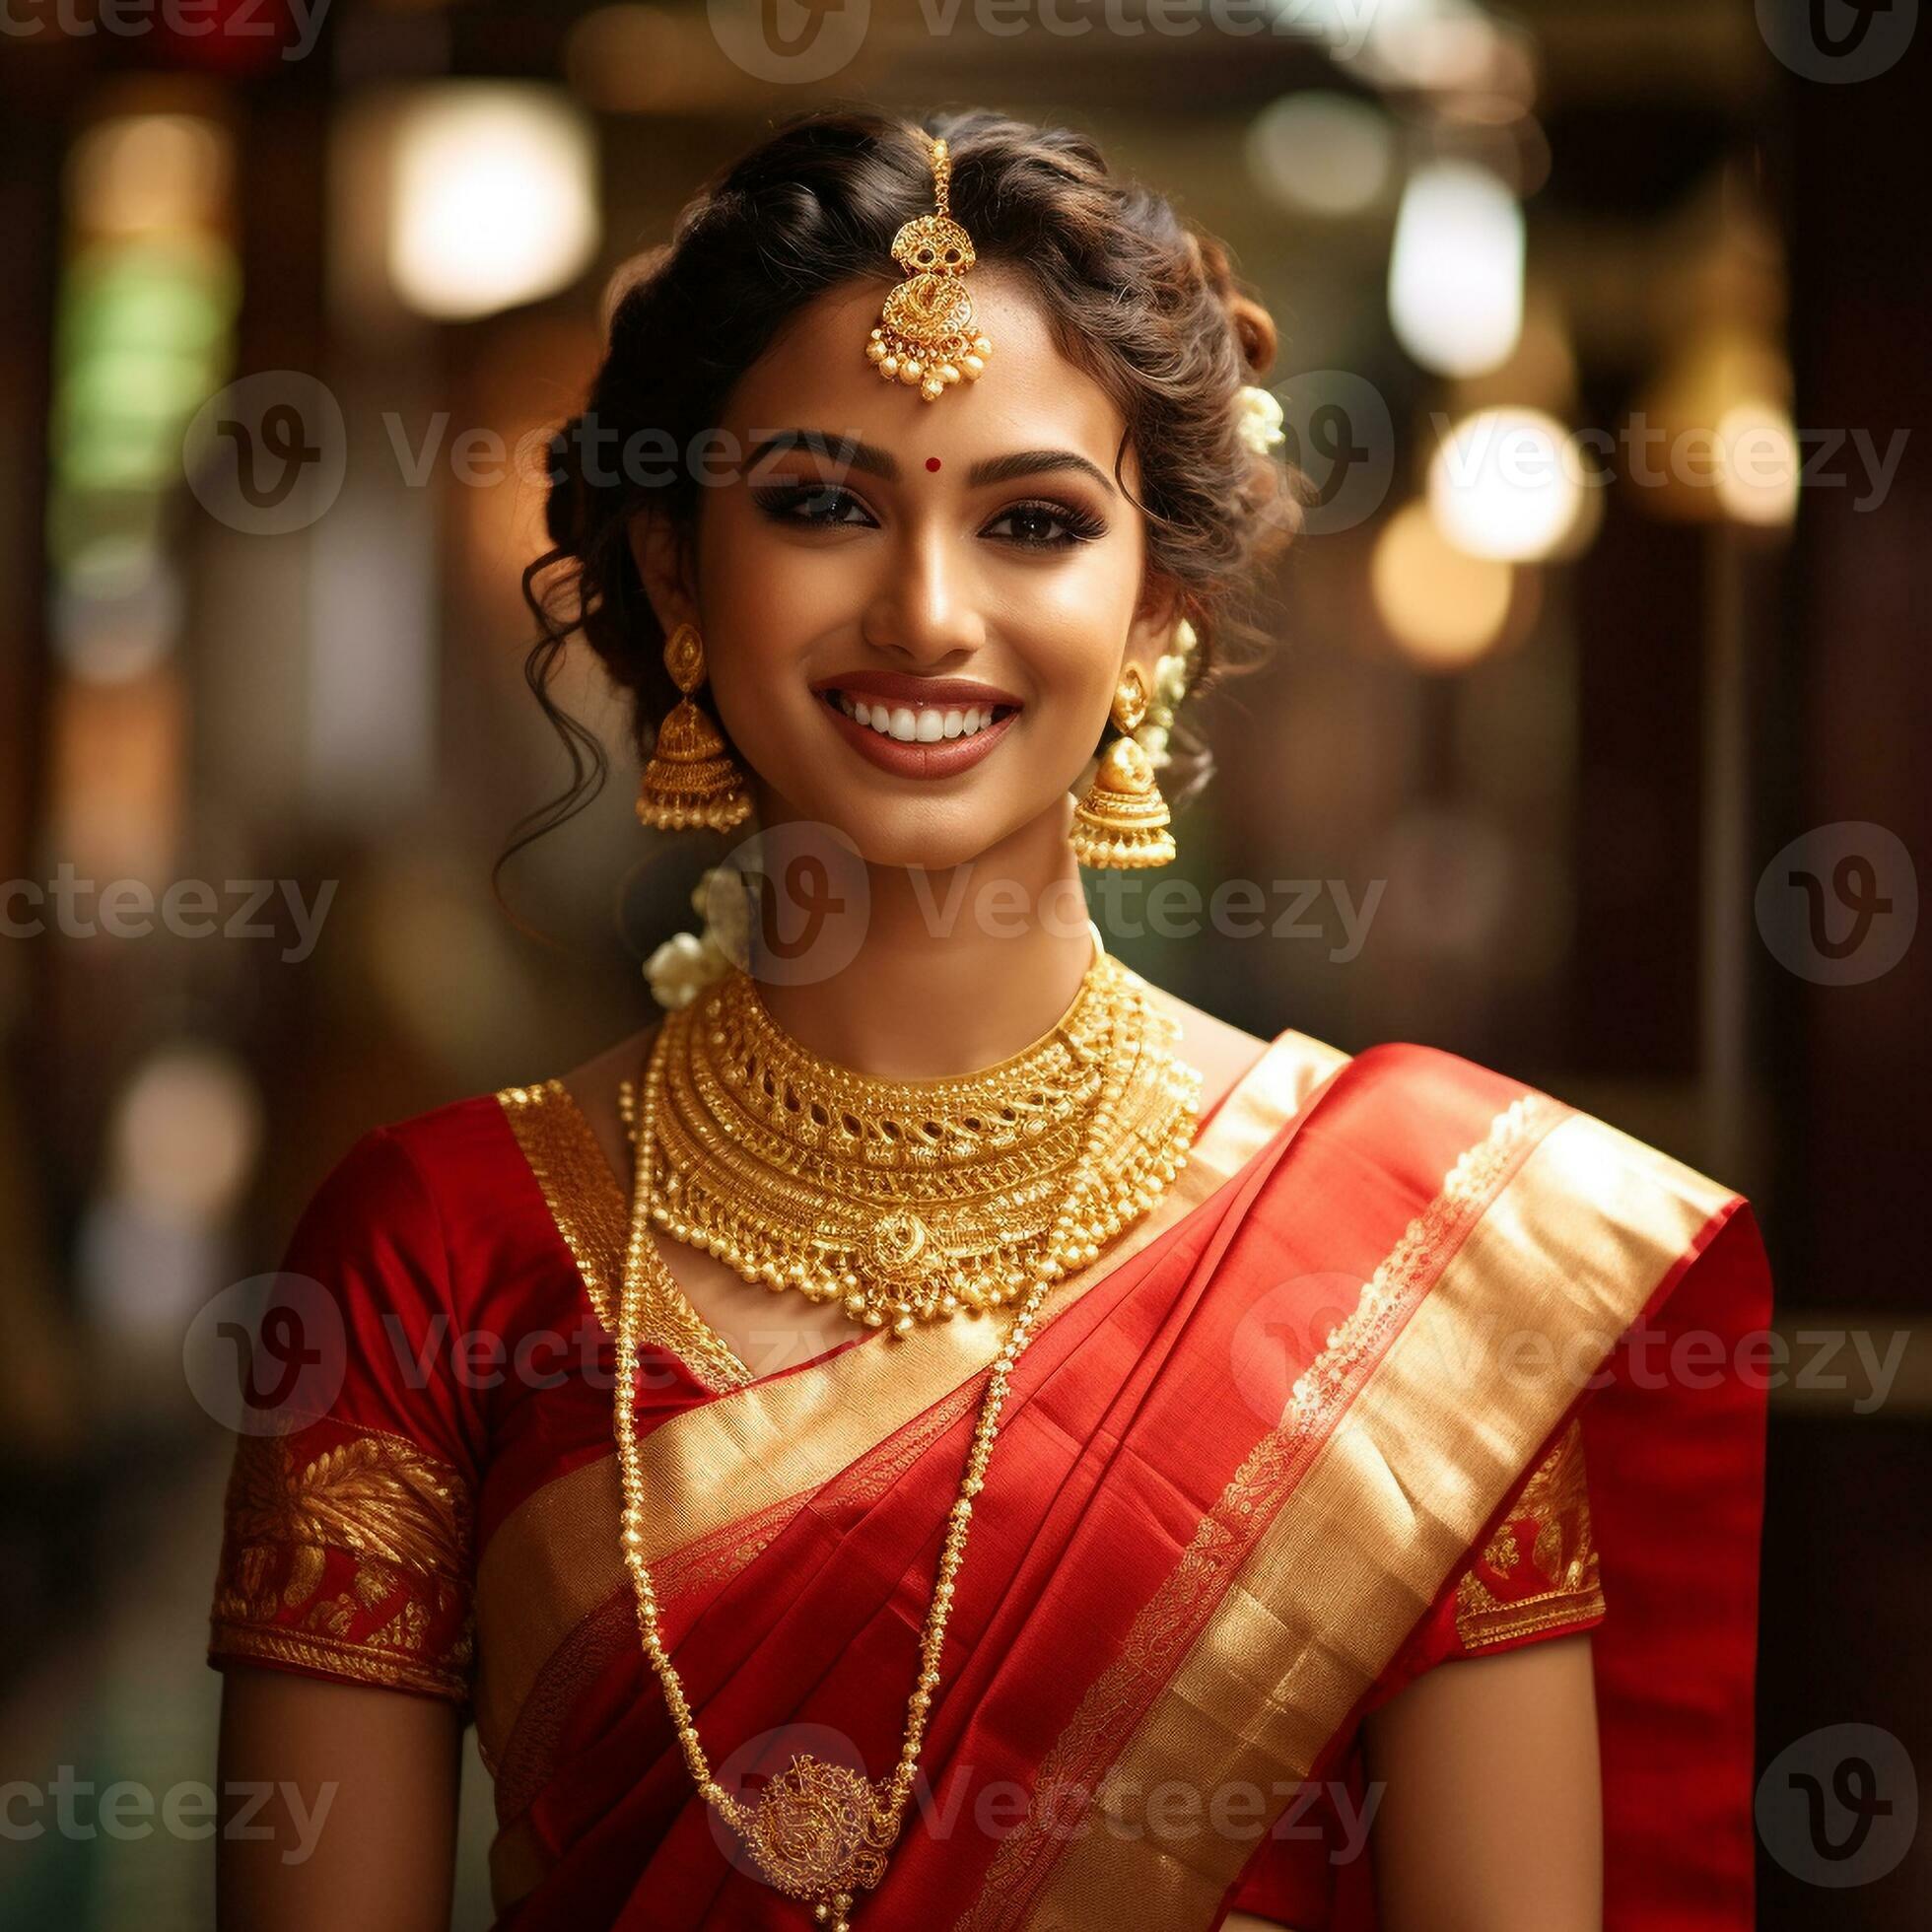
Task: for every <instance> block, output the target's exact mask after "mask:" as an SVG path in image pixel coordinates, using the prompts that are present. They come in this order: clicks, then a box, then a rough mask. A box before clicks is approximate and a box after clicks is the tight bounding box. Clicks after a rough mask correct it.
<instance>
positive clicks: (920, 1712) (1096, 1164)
mask: <svg viewBox="0 0 1932 1932" xmlns="http://www.w3.org/2000/svg"><path fill="white" fill-rule="evenodd" d="M1098 964H1099V962H1096V966H1097V965H1098ZM1120 984H1121V985H1122V987H1123V990H1124V991H1125V992H1126V994H1127V995H1128V997H1126V998H1124V999H1123V1000H1118V1001H1112V1000H1110V1001H1109V1010H1108V1023H1107V1027H1106V1037H1105V1040H1104V1043H1103V1046H1102V1051H1101V1054H1100V1063H1099V1064H1100V1077H1099V1082H1098V1087H1097V1091H1096V1092H1095V1095H1094V1099H1093V1104H1092V1108H1091V1111H1090V1114H1089V1117H1088V1120H1087V1122H1086V1131H1085V1133H1084V1135H1083V1136H1082V1141H1081V1146H1080V1149H1079V1153H1078V1156H1077V1158H1076V1160H1075V1161H1074V1163H1073V1171H1072V1174H1071V1177H1070V1179H1069V1184H1068V1186H1067V1188H1066V1191H1065V1193H1064V1195H1063V1196H1062V1198H1061V1200H1060V1203H1059V1206H1058V1207H1057V1209H1056V1211H1055V1213H1054V1215H1053V1218H1052V1221H1051V1224H1050V1226H1049V1230H1048V1234H1047V1238H1046V1240H1045V1242H1044V1243H1043V1244H1042V1247H1041V1251H1040V1252H1039V1253H1038V1255H1037V1256H1036V1257H1035V1258H1034V1260H1033V1262H1032V1266H1031V1272H1030V1275H1029V1278H1028V1283H1027V1287H1026V1291H1025V1293H1024V1295H1023V1296H1022V1297H1021V1298H1020V1300H1019V1305H1018V1307H1017V1310H1016V1312H1015V1313H1014V1315H1013V1318H1012V1325H1011V1327H1010V1328H1009V1329H1008V1330H1007V1332H1006V1338H1005V1340H1004V1341H1003V1342H1002V1343H1001V1345H1000V1351H999V1353H998V1354H997V1355H996V1356H995V1358H994V1361H993V1364H992V1366H991V1368H990V1369H989V1370H988V1371H987V1382H986V1389H985V1391H984V1393H983V1395H982V1397H981V1400H980V1409H979V1415H978V1419H977V1421H976V1422H975V1424H974V1428H973V1438H972V1444H971V1447H970V1448H969V1449H968V1451H967V1455H966V1466H965V1470H964V1472H963V1473H962V1475H961V1477H960V1483H959V1491H958V1494H957V1496H956V1497H955V1499H954V1501H953V1504H952V1509H951V1511H950V1514H949V1515H948V1517H947V1521H946V1531H945V1541H944V1544H943V1546H942V1548H941V1551H940V1555H939V1566H938V1574H937V1576H936V1578H935V1579H934V1582H933V1585H932V1596H931V1602H930V1604H929V1606H928V1608H927V1613H926V1621H925V1624H924V1626H923V1628H922V1630H921V1633H920V1643H919V1672H918V1675H917V1677H916V1679H915V1681H914V1685H913V1690H912V1692H911V1694H910V1696H909V1697H908V1699H907V1705H906V1728H905V1737H904V1741H903V1743H902V1745H901V1747H900V1752H899V1757H898V1760H897V1762H896V1763H895V1764H894V1765H893V1768H892V1770H891V1772H890V1773H889V1774H888V1775H887V1776H886V1777H885V1778H883V1779H881V1780H879V1781H877V1782H875V1781H874V1780H872V1779H871V1778H869V1777H867V1776H865V1774H864V1773H863V1772H862V1771H858V1770H854V1769H851V1768H850V1767H848V1766H846V1765H842V1764H831V1763H827V1762H825V1761H824V1760H823V1759H817V1758H813V1757H811V1756H810V1755H809V1754H803V1753H801V1754H799V1755H797V1756H795V1757H794V1758H793V1759H792V1762H791V1764H790V1765H789V1766H788V1768H787V1769H786V1770H785V1771H783V1772H782V1773H780V1774H779V1775H778V1776H777V1777H775V1778H773V1779H772V1780H771V1781H770V1782H769V1783H767V1784H766V1786H765V1787H764V1789H763V1790H762V1791H761V1792H760V1793H759V1795H758V1797H757V1799H756V1801H755V1802H754V1803H752V1804H749V1805H747V1804H745V1803H744V1802H743V1801H741V1800H740V1799H738V1798H737V1797H735V1796H734V1795H733V1794H732V1793H730V1792H728V1791H726V1790H725V1789H724V1786H723V1785H721V1784H720V1783H719V1782H718V1781H717V1779H716V1778H715V1777H713V1775H712V1770H711V1763H710V1760H709V1759H708V1758H707V1757H706V1755H705V1749H704V1745H703V1743H702V1742H701V1740H700V1738H699V1736H698V1727H697V1722H696V1719H695V1718H694V1716H693V1714H692V1710H691V1705H690V1701H689V1699H688V1698H687V1696H686V1695H685V1691H684V1685H683V1682H682V1680H681V1679H680V1678H679V1677H678V1674H677V1671H676V1668H675V1667H674V1666H673V1665H672V1663H671V1660H670V1654H669V1651H668V1650H667V1648H666V1646H665V1644H664V1639H663V1632H662V1630H661V1628H660V1624H659V1618H658V1608H657V1596H656V1591H655V1587H654V1586H653V1584H652V1580H651V1572H650V1567H649V1565H648V1563H647V1562H646V1560H645V1554H644V1552H645V1529H644V1524H645V1506H644V1475H643V1469H642V1465H641V1461H640V1458H639V1452H638V1443H637V1424H636V1415H635V1413H634V1403H635V1392H636V1382H637V1346H638V1327H639V1320H638V1318H639V1311H640V1307H641V1304H642V1301H643V1297H644V1293H645V1290H646V1287H647V1283H648V1284H649V1285H650V1286H651V1287H652V1288H653V1289H655V1290H657V1291H661V1292H672V1291H673V1290H672V1286H671V1282H670V1273H669V1269H668V1268H667V1266H666V1264H665V1262H664V1259H663V1256H662V1255H661V1254H660V1253H659V1252H658V1250H657V1246H656V1243H655V1241H654V1240H653V1238H652V1232H651V1229H652V1219H653V1216H652V1212H651V1207H652V1184H651V1172H652V1163H651V1161H650V1159H649V1158H648V1155H649V1150H650V1149H651V1147H652V1145H653V1137H654V1132H655V1119H654V1113H655V1107H656V1105H657V1104H658V1095H659V1093H660V1092H661V1083H660V1082H657V1081H654V1080H652V1079H650V1078H647V1079H646V1081H645V1083H644V1093H643V1097H642V1102H641V1108H640V1115H639V1122H638V1160H637V1184H636V1188H635V1192H634V1196H633V1202H632V1211H631V1218H630V1234H629V1241H628V1244H627V1248H626V1253H625V1263H624V1284H623V1293H622V1296H621V1298H620V1302H619V1313H618V1325H617V1388H616V1399H615V1404H614V1412H615V1414H614V1422H615V1434H616V1440H617V1458H618V1467H619V1470H620V1473H621V1478H622V1487H623V1517H622V1529H621V1541H622V1548H623V1555H624V1565H625V1568H626V1569H627V1570H628V1571H629V1573H630V1578H631V1585H632V1589H633V1592H634V1594H635V1596H636V1600H637V1613H638V1628H639V1632H640V1635H641V1636H642V1638H643V1642H644V1649H645V1654H646V1655H647V1656H648V1657H649V1658H650V1660H651V1666H652V1669H653V1670H654V1671H655V1673H656V1676H657V1680H658V1682H659V1684H660V1685H661V1686H662V1688H663V1693H664V1704H665V1707H666V1709H667V1710H668V1711H669V1712H670V1716H671V1722H672V1724H673V1725H674V1726H675V1728H676V1731H677V1739H678V1744H679V1747H680V1749H681V1750H682V1752H683V1755H684V1761H685V1764H686V1766H687V1767H688V1768H689V1770H690V1773H691V1778H692V1781H693V1783H695V1784H696V1786H697V1788H698V1791H699V1793H700V1795H701V1796H702V1797H703V1798H704V1799H705V1801H706V1803H707V1804H709V1805H711V1806H712V1807H713V1808H714V1809H715V1810H716V1811H717V1812H718V1814H719V1816H720V1817H722V1818H723V1819H724V1821H725V1823H726V1824H728V1825H729V1826H730V1827H731V1828H732V1829H733V1830H734V1831H736V1832H737V1833H738V1835H739V1836H740V1838H742V1840H743V1841H744V1844H745V1846H746V1848H747V1850H748V1851H749V1852H750V1854H751V1857H752V1859H753V1861H754V1862H755V1863H756V1865H757V1866H758V1869H759V1870H760V1872H762V1873H763V1874H764V1876H765V1877H766V1878H767V1879H768V1880H769V1881H770V1882H771V1883H772V1884H773V1885H774V1886H775V1887H777V1888H778V1890H779V1891H781V1892H783V1893H785V1894H786V1895H787V1896H788V1897H793V1898H797V1899H799V1900H801V1901H803V1902H804V1903H807V1904H809V1905H811V1906H812V1908H813V1912H814V1915H815V1916H816V1917H817V1918H818V1919H819V1920H820V1921H821V1922H823V1923H827V1924H829V1925H830V1926H831V1927H832V1932H850V1919H849V1916H848V1915H849V1914H850V1912H851V1910H852V1906H853V1899H854V1897H855V1895H856V1894H857V1893H858V1892H859V1891H860V1890H862V1889H864V1890H869V1889H870V1888H872V1887H874V1886H876V1885H877V1884H878V1882H879V1880H880V1879H881V1878H882V1877H883V1876H884V1874H885V1861H886V1856H887V1853H888V1852H889V1851H890V1849H891V1847H892V1845H893V1844H894V1843H895V1842H896V1840H897V1838H898V1836H899V1832H900V1828H901V1827H902V1825H903V1822H904V1818H905V1812H906V1806H907V1804H908V1803H909V1802H910V1800H911V1797H912V1792H913V1785H914V1781H915V1779H916V1777H917V1775H918V1769H919V1757H920V1751H921V1748H922V1746H923V1744H924V1742H925V1738H926V1724H927V1718H928V1715H929V1713H930V1712H931V1707H932V1699H933V1696H934V1694H935V1693H936V1692H937V1690H938V1688H939V1660H940V1657H941V1655H942V1654H943V1651H944V1648H945V1634H946V1621H947V1619H948V1617H949V1616H950V1614H951V1610H952V1602H953V1596H954V1593H955V1589H956V1586H957V1581H958V1576H959V1571H960V1566H961V1564H962V1563H963V1562H964V1560H965V1555H966V1539H967V1534H968V1528H969V1525H970V1523H971V1521H972V1515H973V1498H974V1497H975V1496H977V1495H978V1494H979V1493H980V1491H981V1489H982V1488H983V1487H984V1486H985V1483H986V1470H987V1464H988V1461H989V1459H990V1458H991V1456H992V1454H993V1443H994V1438H995V1437H996V1436H997V1435H998V1433H999V1428H1000V1412H1001V1410H1002V1409H1003V1408H1004V1406H1005V1402H1006V1396H1007V1392H1008V1389H1009V1387H1010V1384H1011V1380H1012V1372H1013V1366H1014V1364H1015V1363H1016V1362H1017V1361H1018V1360H1019V1358H1020V1356H1021V1355H1022V1354H1023V1353H1024V1352H1025V1350H1026V1347H1027V1345H1028V1343H1029V1342H1030V1341H1031V1340H1032V1337H1033V1331H1034V1326H1035V1323H1036V1322H1037V1320H1038V1317H1039V1313H1040V1310H1041V1307H1042V1305H1043V1304H1044V1302H1045V1300H1046V1297H1047V1295H1048V1293H1049V1292H1050V1291H1051V1289H1052V1287H1053V1285H1054V1283H1055V1282H1056V1281H1057V1280H1059V1279H1061V1278H1062V1277H1063V1276H1065V1275H1066V1274H1068V1273H1069V1272H1070V1271H1071V1270H1073V1269H1075V1268H1078V1267H1081V1266H1084V1265H1085V1264H1086V1263H1088V1262H1091V1261H1092V1260H1094V1259H1095V1258H1096V1256H1097V1248H1096V1245H1095V1242H1094V1239H1093V1233H1094V1229H1095V1227H1096V1225H1098V1224H1100V1221H1101V1220H1104V1215H1101V1216H1100V1217H1099V1218H1098V1219H1097V1218H1096V1215H1097V1214H1098V1213H1099V1203H1100V1202H1102V1201H1104V1200H1106V1199H1107V1198H1108V1197H1109V1196H1110V1194H1111V1189H1110V1188H1109V1186H1108V1184H1107V1179H1106V1171H1105V1168H1104V1166H1103V1164H1102V1162H1103V1157H1104V1155H1105V1153H1106V1151H1107V1150H1108V1149H1109V1148H1110V1147H1111V1146H1112V1145H1113V1144H1114V1138H1115V1129H1116V1127H1117V1124H1118V1119H1119V1114H1120V1109H1121V1107H1122V1104H1123V1100H1124V1098H1125V1097H1126V1095H1127V1093H1128V1092H1129V1089H1130V1087H1131V1085H1132V1083H1133V1081H1134V1079H1135V1077H1136V1075H1135V1068H1136V1066H1137V1065H1138V1062H1139V1061H1140V1059H1141V1058H1142V1053H1141V1052H1140V1051H1139V1047H1140V1044H1141V1042H1142V1041H1144V1037H1145V1035H1146V1033H1147V1032H1148V1031H1149V1021H1150V1019H1151V1017H1152V1015H1151V1013H1150V1009H1149V1007H1148V1004H1147V1001H1146V1000H1145V996H1144V993H1143V992H1141V991H1140V990H1139V989H1138V983H1136V982H1133V981H1132V976H1131V975H1129V976H1127V979H1126V981H1124V982H1121V983H1120ZM1082 991H1083V993H1084V992H1085V989H1084V988H1083V989H1082ZM1078 1003H1079V1002H1078V1001H1077V1000H1076V1002H1075V1004H1076V1005H1077V1004H1078ZM666 1024H667V1025H668V1022H667V1023H666ZM663 1050H664V1039H663V1034H662V1032H661V1031H660V1034H659V1038H658V1040H657V1041H656V1042H655V1044H654V1048H653V1054H652V1063H651V1064H652V1066H653V1067H654V1068H655V1066H656V1065H657V1063H658V1060H659V1057H660V1055H661V1053H662V1052H663ZM1022 1058H1023V1057H1022ZM1166 1058H1167V1059H1168V1060H1169V1061H1170V1062H1171V1066H1172V1069H1174V1070H1173V1071H1172V1073H1171V1076H1170V1077H1171V1082H1172V1086H1173V1088H1174V1090H1175V1091H1176V1092H1177V1093H1179V1094H1180V1095H1182V1096H1183V1097H1184V1099H1185V1104H1186V1113H1187V1120H1188V1123H1189V1126H1190V1127H1191V1125H1192V1121H1193V1117H1194V1112H1195V1107H1196V1104H1197V1097H1198V1090H1199V1076H1198V1075H1196V1074H1194V1072H1193V1069H1188V1068H1185V1067H1183V1066H1182V1065H1181V1063H1180V1062H1179V1061H1178V1060H1173V1059H1172V1056H1171V1055H1168V1056H1166ZM1012 1064H1013V1063H1010V1062H1009V1063H1002V1066H1004V1067H1010V1066H1011V1065H1012ZM831 1070H834V1071H836V1070H839V1069H831ZM912 1084H913V1083H910V1082H908V1083H903V1086H904V1087H908V1088H909V1087H910V1086H911V1085H912ZM1185 1158H1186V1146H1185V1142H1184V1143H1183V1144H1182V1147H1181V1151H1180V1155H1179V1159H1180V1160H1184V1159H1185ZM1175 1164H1176V1165H1178V1161H1177V1162H1176V1163H1175ZM1172 1171H1173V1170H1172V1168H1169V1170H1168V1178H1171V1177H1172ZM1164 1186H1165V1182H1164V1181H1162V1182H1161V1183H1160V1184H1159V1187H1158V1188H1155V1189H1154V1190H1152V1192H1151V1193H1150V1195H1149V1199H1148V1202H1147V1206H1149V1207H1151V1205H1152V1202H1153V1200H1154V1199H1157V1198H1158V1192H1159V1190H1160V1188H1164ZM971 1312H973V1313H975V1314H977V1313H979V1312H981V1311H980V1309H979V1308H978V1307H974V1308H973V1309H972V1310H971Z"/></svg>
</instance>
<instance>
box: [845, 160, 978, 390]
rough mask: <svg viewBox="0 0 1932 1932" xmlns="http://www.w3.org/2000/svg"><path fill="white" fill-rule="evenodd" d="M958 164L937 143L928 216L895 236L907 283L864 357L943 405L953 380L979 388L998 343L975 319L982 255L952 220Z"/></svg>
mask: <svg viewBox="0 0 1932 1932" xmlns="http://www.w3.org/2000/svg"><path fill="white" fill-rule="evenodd" d="M951 190H952V161H951V159H950V157H949V156H948V155H947V153H946V144H945V143H944V142H943V141H937V140H935V141H933V142H932V195H933V200H934V202H935V204H936V206H935V207H934V209H933V212H932V213H931V214H930V215H917V216H915V217H914V218H913V219H912V220H911V221H909V222H908V223H906V225H905V226H904V227H903V228H902V229H900V231H899V233H898V234H897V235H895V236H894V237H893V238H892V259H893V260H894V261H896V262H897V263H898V264H899V266H900V267H901V268H902V269H904V270H905V272H906V280H905V281H903V282H901V283H900V284H899V286H898V287H897V288H896V289H894V290H893V291H892V293H891V294H890V295H888V296H887V297H886V299H885V307H884V309H883V310H881V311H880V312H879V325H878V327H877V328H875V329H873V331H872V336H871V340H870V341H869V342H867V343H866V344H865V359H866V361H867V362H869V363H870V364H871V365H872V366H873V367H874V368H875V369H876V370H877V371H878V373H879V374H880V375H881V376H882V377H884V378H885V380H887V381H888V382H904V383H905V384H906V385H907V387H909V388H911V387H913V386H915V385H916V386H917V387H918V389H919V393H920V395H921V396H922V397H923V398H924V400H926V401H927V402H937V401H938V399H939V398H940V397H941V396H942V395H944V394H945V392H946V391H947V390H948V389H949V388H951V387H952V386H953V384H954V383H955V382H962V381H963V382H977V381H978V380H979V379H980V377H981V376H982V375H983V374H984V373H985V370H986V359H987V357H988V356H990V355H992V353H993V344H992V343H991V342H989V341H988V340H987V338H986V337H985V336H983V335H981V334H979V333H978V332H977V330H976V328H975V325H974V320H973V298H972V296H971V295H970V294H969V293H968V292H967V288H966V280H965V277H966V271H967V270H968V269H969V268H971V267H972V266H973V265H974V263H975V262H976V261H977V260H978V259H979V257H978V256H977V255H976V254H975V253H974V252H973V240H972V237H971V236H969V235H968V234H967V233H966V231H965V230H964V229H963V228H961V227H960V226H959V224H958V223H957V222H956V221H954V220H953V218H952V206H951V201H950V195H951Z"/></svg>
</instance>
